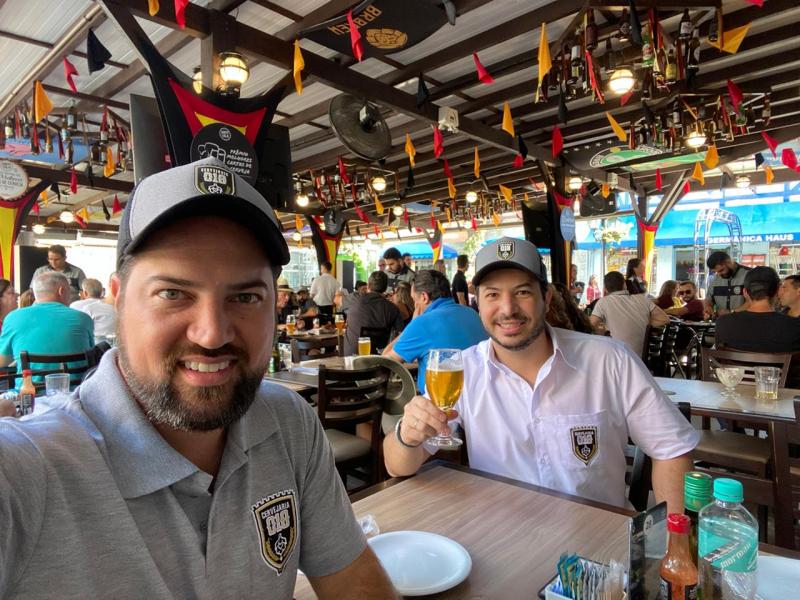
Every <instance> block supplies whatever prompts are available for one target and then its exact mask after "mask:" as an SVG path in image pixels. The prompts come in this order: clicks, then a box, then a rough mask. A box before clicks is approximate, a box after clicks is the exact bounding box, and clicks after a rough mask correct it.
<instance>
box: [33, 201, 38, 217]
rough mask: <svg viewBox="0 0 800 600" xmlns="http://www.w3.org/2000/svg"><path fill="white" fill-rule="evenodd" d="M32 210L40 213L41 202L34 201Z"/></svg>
mask: <svg viewBox="0 0 800 600" xmlns="http://www.w3.org/2000/svg"><path fill="white" fill-rule="evenodd" d="M31 212H32V213H33V214H35V215H38V214H39V203H38V202H34V203H33V206H31Z"/></svg>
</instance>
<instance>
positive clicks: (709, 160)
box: [703, 144, 719, 169]
mask: <svg viewBox="0 0 800 600" xmlns="http://www.w3.org/2000/svg"><path fill="white" fill-rule="evenodd" d="M703 162H704V163H705V165H706V166H707V167H708V168H709V169H713V168H714V167H716V166H717V165H718V164H719V154H718V153H717V145H716V144H712V145H710V146H709V147H708V150H706V157H705V159H704V160H703Z"/></svg>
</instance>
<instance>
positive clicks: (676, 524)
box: [667, 513, 692, 533]
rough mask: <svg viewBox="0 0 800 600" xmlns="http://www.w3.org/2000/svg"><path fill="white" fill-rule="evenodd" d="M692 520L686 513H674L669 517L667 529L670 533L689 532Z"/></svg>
mask: <svg viewBox="0 0 800 600" xmlns="http://www.w3.org/2000/svg"><path fill="white" fill-rule="evenodd" d="M691 526H692V520H691V519H690V518H689V517H687V516H686V515H681V514H678V513H672V514H670V515H669V516H668V517H667V531H669V532H670V533H689V529H690V528H691Z"/></svg>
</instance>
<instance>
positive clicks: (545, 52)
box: [536, 23, 563, 102]
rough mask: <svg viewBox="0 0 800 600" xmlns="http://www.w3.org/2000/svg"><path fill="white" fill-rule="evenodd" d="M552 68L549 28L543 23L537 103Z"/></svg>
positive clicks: (540, 40)
mask: <svg viewBox="0 0 800 600" xmlns="http://www.w3.org/2000/svg"><path fill="white" fill-rule="evenodd" d="M552 67H553V61H552V60H550V44H549V43H548V41H547V27H546V25H545V23H542V30H541V32H540V33H539V64H538V66H537V69H538V71H539V73H538V77H539V86H538V87H537V88H536V102H538V101H539V94H541V91H542V81H543V80H544V76H545V75H547V73H548V72H549V71H550V69H551V68H552ZM562 97H563V95H562Z"/></svg>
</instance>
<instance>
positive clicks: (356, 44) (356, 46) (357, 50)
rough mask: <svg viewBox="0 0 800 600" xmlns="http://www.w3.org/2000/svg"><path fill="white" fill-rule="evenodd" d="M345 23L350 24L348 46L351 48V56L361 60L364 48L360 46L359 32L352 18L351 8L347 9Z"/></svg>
mask: <svg viewBox="0 0 800 600" xmlns="http://www.w3.org/2000/svg"><path fill="white" fill-rule="evenodd" d="M347 24H348V25H349V26H350V47H351V48H352V49H353V56H355V57H356V60H357V61H358V62H361V59H362V58H364V48H363V47H362V46H361V32H360V31H359V30H358V25H356V22H355V21H354V20H353V11H352V10H348V11H347Z"/></svg>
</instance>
